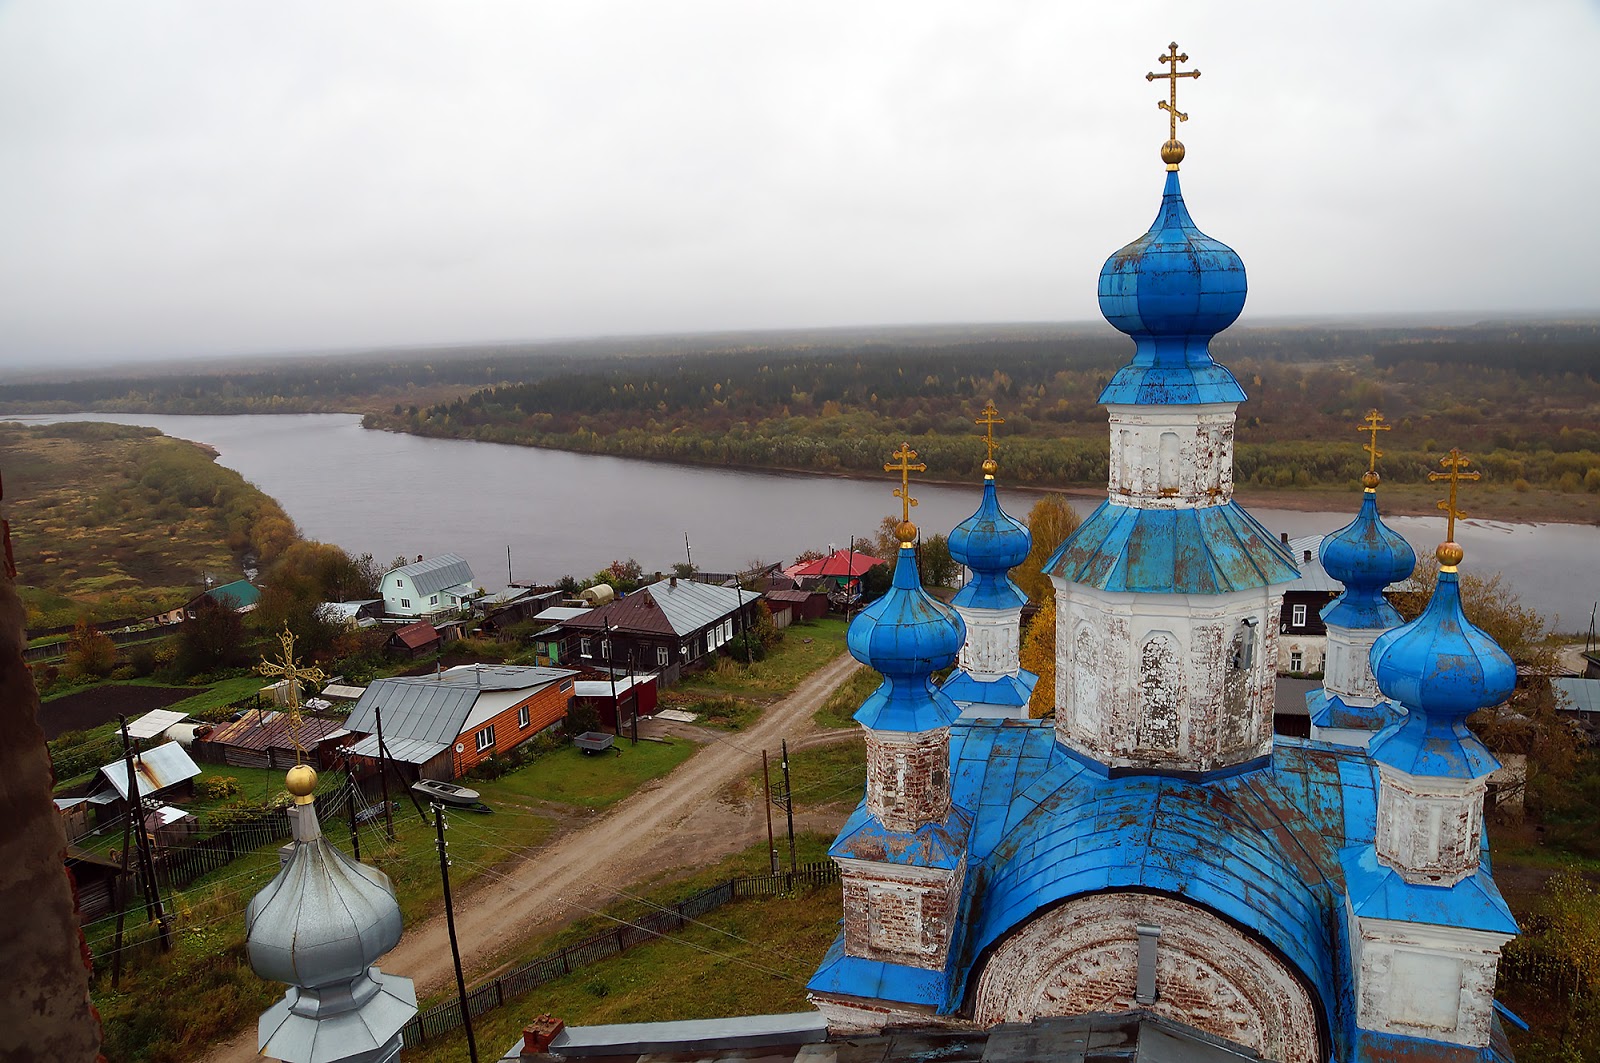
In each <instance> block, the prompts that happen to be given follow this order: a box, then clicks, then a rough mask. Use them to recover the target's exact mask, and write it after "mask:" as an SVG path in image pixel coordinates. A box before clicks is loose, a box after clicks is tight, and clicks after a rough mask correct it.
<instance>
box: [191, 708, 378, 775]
mask: <svg viewBox="0 0 1600 1063" xmlns="http://www.w3.org/2000/svg"><path fill="white" fill-rule="evenodd" d="M349 733H350V732H349V731H348V730H347V729H346V728H345V725H344V723H343V722H342V721H339V720H329V719H325V718H323V717H320V716H310V715H302V716H301V717H300V725H299V726H298V727H294V726H292V725H291V723H290V719H289V714H288V713H287V712H281V711H277V710H274V711H271V712H261V711H259V710H257V711H254V712H247V713H245V714H244V715H243V716H241V717H240V718H239V719H237V720H235V721H233V722H232V723H224V724H218V725H216V726H214V727H212V728H211V730H210V731H208V732H206V733H205V734H200V733H198V732H197V733H196V734H195V740H194V742H193V744H191V745H190V747H189V750H190V752H191V753H192V754H193V755H194V757H195V759H196V760H203V761H206V762H208V763H211V764H227V765H230V766H232V767H235V768H283V769H285V770H287V769H289V768H291V767H293V766H294V765H295V764H296V763H298V762H299V759H297V758H298V757H303V759H304V760H305V762H306V763H308V764H310V765H312V766H313V767H316V768H327V767H332V766H333V765H334V764H335V763H336V762H337V760H338V748H339V746H340V744H341V741H342V740H343V739H344V738H345V737H346V736H347V735H348V734H349Z"/></svg>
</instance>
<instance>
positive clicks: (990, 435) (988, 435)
mask: <svg viewBox="0 0 1600 1063" xmlns="http://www.w3.org/2000/svg"><path fill="white" fill-rule="evenodd" d="M999 414H1000V411H999V410H997V409H995V408H994V402H993V401H990V402H988V403H986V404H985V405H984V407H983V416H982V417H979V418H978V419H977V421H975V422H974V423H975V424H981V425H983V445H984V446H986V447H988V448H989V460H990V461H993V460H994V452H995V451H996V450H997V449H999V447H1000V444H999V443H996V442H995V441H994V426H995V425H997V424H1005V423H1006V419H1005V418H1004V417H1001V416H1000V415H999Z"/></svg>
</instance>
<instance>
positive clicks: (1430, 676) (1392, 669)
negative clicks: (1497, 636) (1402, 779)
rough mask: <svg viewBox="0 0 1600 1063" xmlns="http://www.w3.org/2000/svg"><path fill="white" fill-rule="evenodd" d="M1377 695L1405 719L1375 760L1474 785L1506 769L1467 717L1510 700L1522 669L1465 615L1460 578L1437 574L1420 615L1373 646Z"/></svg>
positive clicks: (1376, 748)
mask: <svg viewBox="0 0 1600 1063" xmlns="http://www.w3.org/2000/svg"><path fill="white" fill-rule="evenodd" d="M1372 674H1373V676H1374V677H1376V678H1377V680H1378V689H1379V690H1382V691H1383V693H1384V694H1385V695H1386V696H1387V697H1389V698H1391V699H1393V700H1395V701H1398V702H1399V703H1400V704H1402V705H1404V706H1405V707H1406V709H1407V714H1406V718H1405V719H1404V720H1402V721H1401V722H1399V723H1398V724H1395V725H1394V726H1392V727H1390V728H1388V729H1387V730H1385V731H1383V732H1382V733H1381V734H1379V735H1378V736H1377V737H1376V738H1374V739H1373V740H1372V746H1371V752H1372V755H1373V757H1375V758H1376V759H1378V760H1381V761H1383V762H1384V763H1385V764H1389V765H1391V766H1393V767H1396V768H1399V769H1400V770H1402V771H1407V772H1410V773H1412V774H1414V775H1441V776H1446V777H1450V778H1463V779H1475V778H1478V777H1480V776H1483V775H1487V774H1488V773H1489V772H1491V771H1493V770H1494V769H1495V768H1497V767H1499V766H1500V762H1499V761H1497V760H1495V758H1494V756H1493V754H1491V753H1490V752H1489V751H1488V749H1486V748H1485V747H1484V745H1483V743H1482V742H1480V741H1479V740H1478V738H1477V736H1476V735H1474V734H1472V732H1470V731H1468V730H1467V727H1466V723H1465V721H1466V718H1467V717H1468V716H1469V715H1471V714H1472V713H1474V712H1476V711H1477V710H1479V709H1486V708H1489V707H1490V706H1492V705H1498V704H1500V703H1501V702H1502V701H1504V700H1505V699H1506V698H1507V697H1508V696H1509V695H1510V694H1511V691H1512V689H1513V688H1514V687H1515V686H1516V684H1517V667H1516V665H1515V664H1513V663H1512V661H1511V658H1510V657H1509V656H1508V655H1507V654H1506V651H1504V650H1502V649H1501V648H1500V647H1499V645H1498V644H1497V643H1496V642H1495V641H1494V639H1492V638H1490V637H1489V635H1488V633H1487V632H1485V631H1484V630H1483V629H1481V628H1479V627H1476V626H1474V625H1473V623H1472V622H1471V621H1470V620H1468V619H1467V617H1466V614H1464V613H1463V612H1462V611H1461V588H1460V583H1459V576H1458V574H1457V573H1456V572H1455V571H1454V569H1449V568H1447V569H1443V570H1441V571H1440V572H1439V582H1438V584H1437V585H1436V586H1435V587H1434V590H1433V597H1432V598H1431V599H1429V601H1428V607H1427V608H1426V609H1424V610H1423V611H1422V615H1421V616H1419V617H1417V618H1416V619H1415V620H1413V621H1411V622H1410V623H1409V624H1404V625H1402V626H1400V627H1397V628H1393V629H1391V630H1389V631H1385V632H1384V633H1383V634H1381V635H1379V636H1378V638H1377V641H1375V642H1374V643H1373V644H1372Z"/></svg>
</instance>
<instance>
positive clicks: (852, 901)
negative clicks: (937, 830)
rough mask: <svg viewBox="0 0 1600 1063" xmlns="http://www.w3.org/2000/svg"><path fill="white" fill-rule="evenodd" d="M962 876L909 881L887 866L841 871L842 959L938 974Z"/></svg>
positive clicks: (959, 873) (937, 874) (940, 875)
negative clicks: (854, 958)
mask: <svg viewBox="0 0 1600 1063" xmlns="http://www.w3.org/2000/svg"><path fill="white" fill-rule="evenodd" d="M964 870H965V869H964V868H956V869H955V870H953V871H949V872H933V873H932V874H931V875H918V876H912V875H908V874H905V873H904V872H903V871H902V870H900V869H898V868H896V867H895V866H894V865H889V864H884V865H879V866H874V867H873V868H872V869H871V870H870V871H867V870H863V869H862V868H860V867H858V866H855V865H849V866H846V867H844V868H842V872H843V876H844V950H845V952H846V954H848V955H850V956H860V957H863V958H865V959H871V960H887V961H888V962H890V963H904V964H909V965H910V966H913V967H929V968H932V969H934V970H938V969H940V968H942V967H943V966H944V961H945V956H946V953H947V951H948V949H949V946H950V930H951V927H952V921H953V919H954V917H955V907H956V902H957V900H958V899H959V898H960V895H961V882H962V877H963V872H964Z"/></svg>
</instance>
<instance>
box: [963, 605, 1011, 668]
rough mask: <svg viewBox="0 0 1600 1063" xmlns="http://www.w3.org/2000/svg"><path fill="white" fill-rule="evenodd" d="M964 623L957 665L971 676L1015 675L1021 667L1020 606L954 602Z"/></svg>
mask: <svg viewBox="0 0 1600 1063" xmlns="http://www.w3.org/2000/svg"><path fill="white" fill-rule="evenodd" d="M956 612H958V613H960V614H961V619H962V620H964V621H966V624H967V639H966V641H965V642H964V643H962V645H961V656H960V658H959V660H958V662H957V663H958V665H959V667H960V668H961V670H962V671H964V672H966V673H967V674H968V675H971V676H973V677H975V678H979V679H981V678H983V677H984V676H994V677H996V678H998V677H1000V676H1004V675H1016V674H1017V672H1018V671H1019V670H1020V669H1021V667H1022V664H1021V636H1020V630H1021V623H1022V610H1021V609H1020V608H1017V609H972V608H968V607H963V606H957V607H956Z"/></svg>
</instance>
